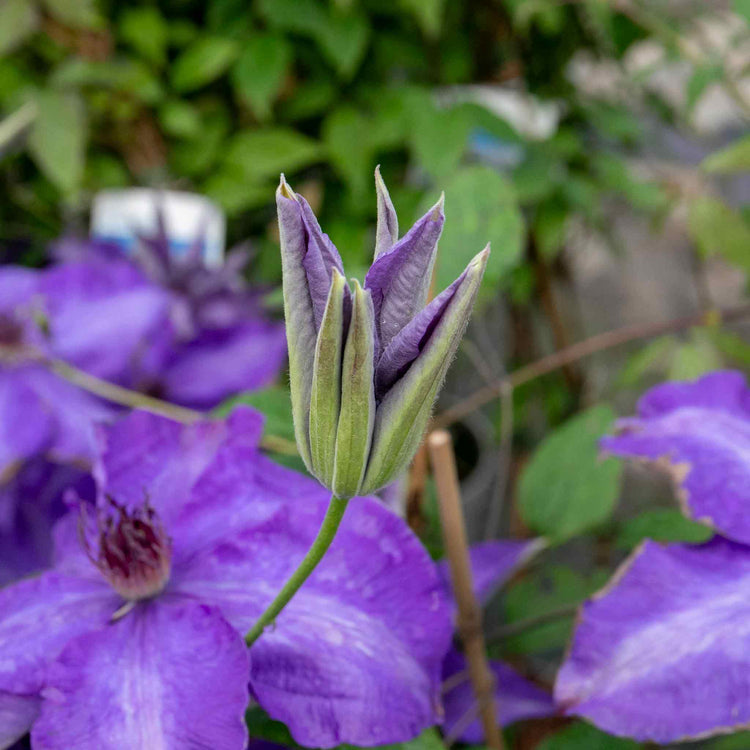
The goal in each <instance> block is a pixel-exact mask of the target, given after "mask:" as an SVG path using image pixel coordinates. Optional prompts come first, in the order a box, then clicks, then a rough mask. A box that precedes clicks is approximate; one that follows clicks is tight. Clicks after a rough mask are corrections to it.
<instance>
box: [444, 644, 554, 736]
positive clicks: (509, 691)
mask: <svg viewBox="0 0 750 750" xmlns="http://www.w3.org/2000/svg"><path fill="white" fill-rule="evenodd" d="M489 666H490V670H491V671H492V675H493V677H494V678H495V711H496V714H495V715H496V716H497V717H498V720H499V721H500V724H501V725H502V726H507V725H508V724H512V723H513V722H515V721H523V720H525V719H541V718H544V717H546V716H552V715H553V714H554V713H555V705H554V703H553V701H552V696H551V695H550V694H549V693H547V692H545V691H544V690H542V689H541V688H540V687H537V686H536V685H535V684H534V683H533V682H529V680H527V679H526V678H524V677H522V676H521V675H520V674H518V672H516V671H515V670H514V669H512V668H511V667H509V666H508V665H507V664H503V662H499V661H490V663H489ZM467 671H468V664H467V662H466V659H465V658H464V656H463V654H461V653H459V652H458V651H457V650H456V649H451V650H450V651H449V652H448V656H447V657H446V659H445V663H444V665H443V681H444V683H445V684H447V685H449V686H450V687H449V688H448V689H447V690H446V692H445V694H444V696H443V701H444V705H445V724H444V726H443V731H444V732H445V734H446V735H447V736H450V737H455V738H456V739H457V740H459V741H461V742H467V743H470V744H472V745H481V744H483V743H484V731H483V730H482V723H481V721H480V719H479V718H478V711H477V710H476V698H475V697H474V690H473V688H472V686H471V681H470V680H469V675H468V672H467ZM462 677H463V679H461V678H462ZM472 716H473V717H474V718H473V720H471V721H469V719H470V717H472Z"/></svg>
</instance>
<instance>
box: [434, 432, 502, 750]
mask: <svg viewBox="0 0 750 750" xmlns="http://www.w3.org/2000/svg"><path fill="white" fill-rule="evenodd" d="M427 445H428V446H429V450H430V458H431V459H432V471H433V474H434V476H435V485H436V487H437V495H438V501H439V508H440V520H441V525H442V528H443V539H444V542H445V550H446V555H447V557H448V562H449V564H450V573H451V584H452V586H453V596H454V598H455V600H456V605H457V608H458V616H457V625H458V632H459V634H460V635H461V640H462V641H463V644H464V652H465V654H466V661H467V663H468V665H469V677H470V679H471V684H472V687H473V689H474V695H475V697H476V702H477V707H478V711H479V716H480V718H481V720H482V728H483V729H484V738H485V742H486V743H487V746H488V747H491V748H494V750H503V749H504V747H505V743H504V741H503V736H502V733H501V732H500V727H499V725H498V720H497V715H496V712H495V689H494V688H495V680H494V677H493V675H492V672H491V671H490V668H489V665H488V663H487V650H486V648H485V644H484V635H483V633H482V610H481V607H480V606H479V603H478V602H477V599H476V596H475V595H474V587H473V585H472V577H471V563H470V561H469V545H468V540H467V537H466V526H465V523H464V516H463V510H462V508H461V494H460V489H459V485H458V474H457V472H456V462H455V457H454V455H453V446H452V444H451V437H450V434H449V433H448V432H447V431H446V430H437V431H435V432H432V433H431V434H430V435H429V436H428V438H427ZM472 708H473V707H472Z"/></svg>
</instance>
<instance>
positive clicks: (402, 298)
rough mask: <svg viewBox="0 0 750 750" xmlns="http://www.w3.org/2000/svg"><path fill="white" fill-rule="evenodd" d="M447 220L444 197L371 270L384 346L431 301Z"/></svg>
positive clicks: (367, 284) (368, 285) (367, 279)
mask: <svg viewBox="0 0 750 750" xmlns="http://www.w3.org/2000/svg"><path fill="white" fill-rule="evenodd" d="M444 221H445V214H444V213H443V199H442V198H441V199H440V201H439V202H438V203H437V204H436V205H435V206H433V207H432V208H431V209H430V210H429V211H428V212H427V213H426V214H425V215H424V216H423V217H422V218H421V219H419V220H418V221H417V223H416V224H415V225H414V226H413V227H412V228H411V229H410V230H409V231H408V232H407V234H406V235H405V236H404V237H403V238H402V239H401V240H399V241H398V242H397V243H396V244H395V245H393V247H392V248H391V249H390V250H388V251H387V252H385V253H382V254H380V255H379V256H378V257H377V259H376V260H375V262H374V263H373V264H372V266H371V267H370V270H369V271H368V272H367V276H366V277H365V289H369V290H370V292H371V293H372V301H373V305H374V307H375V320H376V325H377V328H378V335H379V339H380V345H381V346H382V347H383V348H385V347H387V346H388V344H389V343H390V341H391V339H392V338H393V337H394V336H395V335H396V334H397V333H398V332H399V331H400V330H401V329H402V328H403V327H404V326H405V325H406V324H407V323H408V322H409V321H410V320H411V319H412V318H413V317H414V315H416V313H417V312H418V311H419V310H421V309H422V308H423V307H424V305H425V302H426V301H427V295H428V292H429V289H430V281H431V278H432V266H433V264H434V262H435V253H436V252H437V242H438V239H439V238H440V233H441V232H442V230H443V223H444Z"/></svg>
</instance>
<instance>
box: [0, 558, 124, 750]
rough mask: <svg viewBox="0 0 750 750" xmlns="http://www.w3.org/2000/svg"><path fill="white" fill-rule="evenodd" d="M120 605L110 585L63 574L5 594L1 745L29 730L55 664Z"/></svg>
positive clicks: (0, 636) (1, 600)
mask: <svg viewBox="0 0 750 750" xmlns="http://www.w3.org/2000/svg"><path fill="white" fill-rule="evenodd" d="M92 570H93V567H92ZM94 572H95V571H94ZM120 604H121V600H120V599H119V597H118V596H117V595H116V594H114V592H113V591H112V590H111V589H110V588H109V586H107V584H106V583H104V581H99V580H93V579H92V580H84V579H78V578H71V577H68V576H63V575H59V574H57V573H47V574H44V575H42V576H40V577H39V578H33V579H29V580H26V581H22V582H20V583H17V584H15V585H13V586H9V587H8V588H5V589H3V590H0V745H2V743H3V741H4V740H5V741H7V738H17V737H19V736H21V735H23V734H25V733H26V732H27V731H28V730H29V727H30V726H31V722H32V721H33V720H34V718H35V717H36V713H37V710H38V694H39V691H40V690H41V688H42V687H43V685H44V679H45V674H46V670H47V666H48V664H49V663H50V661H51V660H52V659H54V658H56V656H57V654H59V653H60V651H61V650H62V648H63V647H64V646H65V645H66V643H67V642H68V641H69V640H70V639H71V638H74V637H76V636H78V635H80V634H83V633H88V632H89V631H91V630H95V629H97V628H99V627H101V626H103V625H104V624H106V623H107V622H108V621H109V619H110V618H111V617H112V614H113V613H114V612H115V611H116V610H117V608H118V607H119V606H120ZM3 746H4V745H3Z"/></svg>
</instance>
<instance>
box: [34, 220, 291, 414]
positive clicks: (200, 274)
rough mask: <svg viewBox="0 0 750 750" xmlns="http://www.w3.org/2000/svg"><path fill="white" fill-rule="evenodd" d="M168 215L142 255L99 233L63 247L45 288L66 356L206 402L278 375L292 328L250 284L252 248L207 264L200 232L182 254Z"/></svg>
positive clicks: (141, 385) (132, 382) (136, 384)
mask: <svg viewBox="0 0 750 750" xmlns="http://www.w3.org/2000/svg"><path fill="white" fill-rule="evenodd" d="M155 210H156V209H155ZM159 217H160V221H159V222H158V227H159V229H158V231H157V233H156V234H155V235H154V236H147V237H141V238H140V242H139V243H138V244H137V245H136V248H135V253H134V255H133V256H132V257H126V256H124V255H123V253H122V251H121V249H120V248H119V247H118V246H116V245H110V244H107V243H106V242H102V241H99V240H86V241H77V240H65V241H63V242H62V243H60V244H59V245H58V248H57V253H56V254H57V257H58V258H59V259H60V260H61V261H62V262H61V263H59V264H58V265H57V266H55V267H53V268H52V269H51V270H50V271H48V273H47V276H48V283H47V285H46V289H45V291H46V294H47V297H48V299H49V307H50V309H51V316H52V330H53V334H54V336H53V341H54V342H55V345H56V351H57V352H58V354H59V355H60V356H61V357H62V358H64V359H66V360H68V361H70V362H72V363H74V364H76V365H77V366H79V367H81V368H83V369H85V370H87V371H88V372H91V373H92V374H95V375H98V376H99V377H103V378H105V379H108V380H114V381H116V382H118V383H121V384H123V385H126V386H128V387H131V388H138V389H140V390H145V391H148V392H150V393H153V394H156V395H158V396H160V397H162V398H165V399H167V400H169V401H172V402H174V403H179V404H183V405H185V406H191V407H195V408H198V409H203V408H212V407H214V406H216V405H217V404H219V403H220V402H221V401H223V400H224V399H226V398H227V397H229V396H232V395H234V394H236V393H238V392H240V391H247V390H253V389H256V388H260V387H262V386H264V385H267V384H268V383H270V382H272V381H273V380H274V379H275V378H276V377H277V376H278V374H279V372H280V370H281V368H282V366H283V363H284V359H285V356H286V343H285V337H284V328H283V326H282V325H281V324H280V323H277V322H274V321H271V320H269V319H268V318H267V316H266V315H265V314H264V312H263V310H262V308H261V304H260V297H259V295H258V293H257V292H256V291H253V290H251V289H249V288H248V287H247V285H246V283H245V281H244V279H243V277H242V270H243V268H244V266H245V264H246V263H247V259H248V258H247V254H246V253H245V252H244V251H242V250H234V251H232V252H230V253H229V254H228V257H227V258H226V261H225V262H224V264H223V265H222V266H221V267H219V268H207V267H206V266H205V264H204V262H203V260H202V239H201V238H200V237H199V238H196V241H195V242H194V243H193V245H192V247H190V248H189V249H188V251H187V252H186V253H185V254H183V255H181V256H179V257H175V255H174V254H172V253H171V252H170V248H169V240H168V237H167V235H166V230H165V227H164V223H163V217H162V216H161V214H159ZM81 321H86V325H85V326H82V325H79V322H81ZM92 321H93V324H92ZM115 342H121V343H120V345H119V346H115Z"/></svg>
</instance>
